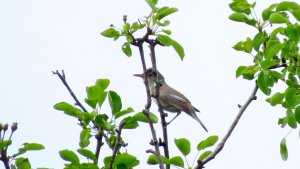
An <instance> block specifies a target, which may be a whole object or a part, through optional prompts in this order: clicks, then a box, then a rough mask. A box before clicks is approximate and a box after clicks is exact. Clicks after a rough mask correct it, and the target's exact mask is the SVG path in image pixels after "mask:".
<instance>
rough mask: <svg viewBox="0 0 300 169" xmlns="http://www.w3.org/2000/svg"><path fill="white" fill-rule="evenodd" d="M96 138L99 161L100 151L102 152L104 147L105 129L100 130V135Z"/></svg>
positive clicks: (96, 152) (96, 153)
mask: <svg viewBox="0 0 300 169" xmlns="http://www.w3.org/2000/svg"><path fill="white" fill-rule="evenodd" d="M95 137H96V140H97V146H96V151H95V155H96V158H97V160H99V155H100V150H101V147H102V145H103V142H102V139H103V129H102V128H101V127H100V128H99V131H98V134H97V135H96V136H95Z"/></svg>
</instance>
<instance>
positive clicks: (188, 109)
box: [134, 68, 207, 132]
mask: <svg viewBox="0 0 300 169" xmlns="http://www.w3.org/2000/svg"><path fill="white" fill-rule="evenodd" d="M134 76H137V77H141V78H143V79H144V78H145V77H147V80H148V84H149V89H150V93H151V96H152V97H153V98H154V101H155V102H156V104H157V100H156V99H157V98H158V100H159V104H160V105H161V106H162V108H163V109H164V110H166V111H169V112H176V113H177V115H176V116H175V117H174V118H173V119H172V120H171V121H170V122H169V123H168V124H170V123H171V122H172V121H173V120H174V119H175V118H176V117H177V116H179V115H180V113H181V111H183V112H185V113H186V114H188V115H190V116H191V117H192V118H194V119H195V120H197V121H198V122H199V123H200V125H201V126H202V127H203V128H204V130H205V131H206V132H207V128H206V127H205V126H204V124H203V123H202V122H201V120H200V119H199V118H198V117H197V115H196V112H199V110H198V109H197V108H195V107H194V106H193V105H192V104H191V102H190V101H189V100H188V99H187V98H186V97H185V96H184V95H183V94H181V93H180V92H178V91H177V90H175V89H173V88H172V87H170V86H169V85H168V84H167V83H166V82H165V78H164V77H163V75H162V74H161V73H159V72H158V71H156V72H155V71H153V69H152V68H149V69H147V70H146V72H145V74H144V73H141V74H135V75H134ZM155 79H156V80H157V84H158V85H159V94H158V96H157V94H156V93H157V92H156V83H155Z"/></svg>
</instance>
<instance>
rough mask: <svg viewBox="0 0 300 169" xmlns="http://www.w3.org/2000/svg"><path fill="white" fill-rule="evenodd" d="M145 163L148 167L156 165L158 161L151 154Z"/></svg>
mask: <svg viewBox="0 0 300 169" xmlns="http://www.w3.org/2000/svg"><path fill="white" fill-rule="evenodd" d="M147 163H148V164H150V165H155V164H158V163H159V161H158V159H157V157H156V155H154V154H151V155H150V156H149V157H148V160H147Z"/></svg>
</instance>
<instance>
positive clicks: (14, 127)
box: [11, 122, 18, 132]
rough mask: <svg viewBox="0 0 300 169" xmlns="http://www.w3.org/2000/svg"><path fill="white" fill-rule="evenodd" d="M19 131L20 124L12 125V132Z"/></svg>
mask: <svg viewBox="0 0 300 169" xmlns="http://www.w3.org/2000/svg"><path fill="white" fill-rule="evenodd" d="M17 129H18V123H16V122H15V123H13V124H12V125H11V132H15V131H16V130H17Z"/></svg>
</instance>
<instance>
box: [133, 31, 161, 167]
mask: <svg viewBox="0 0 300 169" xmlns="http://www.w3.org/2000/svg"><path fill="white" fill-rule="evenodd" d="M149 32H150V29H148V31H147V33H146V35H147V36H144V37H143V39H142V40H140V41H138V42H137V41H136V40H134V42H136V45H137V46H138V48H139V52H140V56H141V62H142V66H143V71H144V74H145V73H146V70H147V68H146V62H145V56H144V49H143V43H144V39H147V38H148V36H149V35H150V33H149ZM144 84H145V88H146V93H147V104H146V105H145V109H144V110H143V113H144V114H145V115H146V117H147V119H148V121H149V126H150V130H151V134H152V142H153V145H154V147H155V151H156V153H155V154H156V156H157V159H158V160H159V168H160V169H164V165H163V161H162V157H161V153H160V150H159V144H158V140H157V137H156V131H155V129H154V126H153V123H152V121H151V118H150V115H149V114H150V113H149V109H150V106H151V95H150V89H149V83H148V79H147V78H144Z"/></svg>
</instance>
